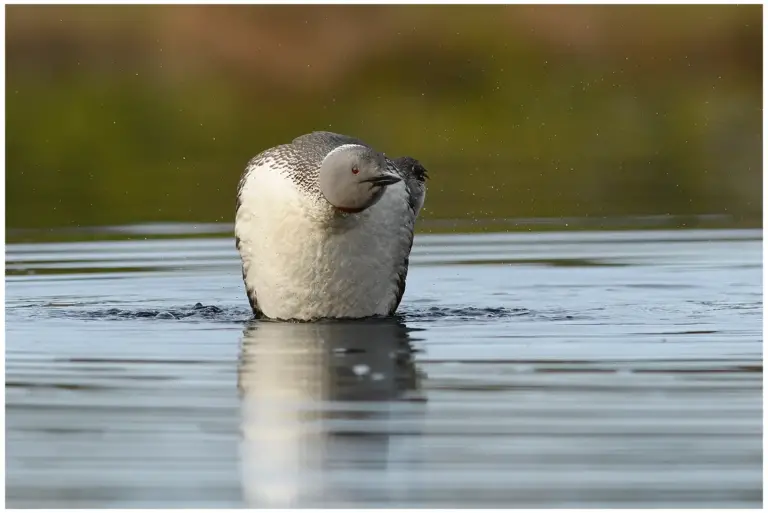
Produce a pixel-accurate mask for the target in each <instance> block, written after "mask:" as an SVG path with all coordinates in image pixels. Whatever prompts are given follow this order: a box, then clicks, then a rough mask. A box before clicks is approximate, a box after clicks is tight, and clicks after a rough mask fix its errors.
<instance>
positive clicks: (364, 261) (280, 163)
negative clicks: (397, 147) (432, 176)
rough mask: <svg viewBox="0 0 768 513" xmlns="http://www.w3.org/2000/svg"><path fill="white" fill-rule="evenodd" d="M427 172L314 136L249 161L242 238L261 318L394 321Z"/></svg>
mask: <svg viewBox="0 0 768 513" xmlns="http://www.w3.org/2000/svg"><path fill="white" fill-rule="evenodd" d="M426 176H427V175H426V170H425V169H424V167H423V166H422V165H421V164H420V163H419V162H418V161H417V160H416V159H414V158H412V157H401V158H399V159H395V160H390V159H388V158H387V157H385V156H384V155H383V154H382V153H380V152H378V151H376V150H374V149H373V148H372V147H371V146H369V145H368V144H366V143H364V142H362V141H360V140H358V139H355V138H352V137H349V136H345V135H340V134H334V133H331V132H313V133H311V134H307V135H302V136H300V137H298V138H296V139H294V140H293V141H292V142H291V143H290V144H283V145H280V146H276V147H274V148H270V149H268V150H266V151H264V152H262V153H260V154H259V155H257V156H256V157H254V158H253V159H251V161H250V162H249V163H248V165H247V167H246V169H245V171H244V172H243V175H242V178H241V179H240V184H239V186H238V191H237V213H236V219H235V239H236V243H237V249H238V251H239V252H240V258H241V260H242V264H243V281H244V282H245V289H246V293H247V295H248V300H249V301H250V303H251V307H252V308H253V311H254V313H255V314H256V315H261V316H265V317H268V318H273V319H284V320H289V319H296V320H315V319H321V318H361V317H370V316H384V315H392V314H393V313H394V312H395V310H396V309H397V307H398V305H399V304H400V300H401V299H402V297H403V292H404V291H405V279H406V275H407V273H408V257H409V255H410V252H411V245H412V244H413V229H414V223H415V222H416V217H417V216H418V214H419V211H420V210H421V207H422V206H423V204H424V196H425V194H426V186H425V179H426Z"/></svg>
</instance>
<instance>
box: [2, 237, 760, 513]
mask: <svg viewBox="0 0 768 513" xmlns="http://www.w3.org/2000/svg"><path fill="white" fill-rule="evenodd" d="M211 231H216V230H211ZM761 246H762V239H761V233H760V231H749V230H745V231H725V230H716V231H703V230H690V231H642V232H595V233H589V232H586V233H585V232H579V233H546V234H542V233H539V234H536V233H531V234H487V235H424V236H421V237H418V238H417V240H416V244H415V247H414V252H413V257H412V267H411V272H410V275H409V281H408V290H407V292H406V296H405V299H404V302H403V305H402V307H401V312H402V315H401V316H400V317H399V318H398V319H396V320H392V321H383V320H382V321H377V322H356V323H320V324H290V323H274V322H261V323H258V322H248V318H249V312H248V310H247V301H246V299H245V295H244V293H243V290H242V284H241V278H240V269H239V261H238V258H237V254H236V252H235V250H234V247H233V243H232V240H231V239H229V238H217V237H212V236H211V237H207V238H206V237H199V238H187V239H155V240H144V239H143V237H137V238H136V239H135V240H130V241H119V242H114V241H103V242H82V243H40V244H10V245H8V246H7V249H6V267H7V273H8V275H7V278H6V298H7V299H6V429H7V432H6V497H7V505H8V507H101V508H111V507H112V508H114V507H180V506H186V507H193V506H199V507H243V506H252V507H262V506H286V505H287V506H299V507H303V506H337V507H344V506H353V507H376V506H387V507H426V506H430V507H438V506H478V507H486V506H497V507H512V508H514V507H526V506H528V507H603V506H611V507H623V506H627V507H639V508H641V507H649V506H654V507H657V506H658V507H661V506H664V507H694V506H697V507H706V506H708V507H759V506H760V505H761V502H762V399H761V393H762V372H763V370H762V331H761V328H762V289H761V281H762V274H761V273H762V270H761V264H762V248H761ZM197 303H201V304H200V305H196V304H197Z"/></svg>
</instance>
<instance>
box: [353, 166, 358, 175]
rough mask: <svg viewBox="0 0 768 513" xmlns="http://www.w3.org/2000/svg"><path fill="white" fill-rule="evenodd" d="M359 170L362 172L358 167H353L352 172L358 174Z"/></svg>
mask: <svg viewBox="0 0 768 513" xmlns="http://www.w3.org/2000/svg"><path fill="white" fill-rule="evenodd" d="M359 172H360V170H359V169H357V168H356V167H353V168H352V174H353V175H356V174H357V173H359Z"/></svg>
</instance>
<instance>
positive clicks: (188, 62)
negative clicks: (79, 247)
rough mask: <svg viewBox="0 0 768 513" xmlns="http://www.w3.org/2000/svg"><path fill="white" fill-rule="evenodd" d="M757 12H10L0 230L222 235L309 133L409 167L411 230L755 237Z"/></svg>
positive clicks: (142, 8) (91, 9)
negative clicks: (718, 223)
mask: <svg viewBox="0 0 768 513" xmlns="http://www.w3.org/2000/svg"><path fill="white" fill-rule="evenodd" d="M761 9H762V7H761V6H626V7H615V6H614V7H611V6H580V7H576V6H560V7H529V6H484V7H480V6H475V7H468V6H369V7H359V6H357V7H354V6H334V7H327V6H315V7H307V6H280V7H277V6H237V7H224V6H222V7H189V6H174V7H169V6H165V7H163V6H70V7H52V6H8V7H7V8H6V13H7V14H6V20H7V21H6V24H7V28H6V33H7V35H6V37H7V43H6V49H7V68H6V69H7V73H6V77H7V78H6V152H7V153H6V155H7V159H6V191H7V192H6V205H7V207H6V208H7V210H6V222H7V227H11V228H47V227H57V226H91V225H106V224H110V225H111V224H124V223H140V222H154V221H194V222H207V221H225V222H231V221H232V217H233V209H234V192H235V187H236V184H237V181H238V179H239V174H240V172H241V170H242V169H243V167H244V165H245V163H246V162H247V161H248V159H249V158H250V157H252V156H253V155H255V154H256V153H258V152H259V151H261V150H262V149H264V148H266V147H268V146H271V145H274V144H277V143H281V142H285V141H288V140H290V139H291V138H293V137H295V136H296V135H299V134H301V133H304V132H308V131H311V130H316V129H329V130H333V131H338V132H342V133H349V134H353V135H356V136H358V137H361V138H363V139H365V140H368V141H370V142H371V143H373V144H374V145H375V146H377V147H379V148H380V149H382V150H384V151H386V152H387V153H388V154H390V155H393V156H397V155H401V154H411V155H413V156H416V157H417V158H419V159H420V160H421V161H422V162H424V164H425V165H426V167H427V169H428V170H429V171H430V175H431V177H432V181H431V183H430V189H429V197H428V200H427V207H426V211H425V216H426V218H427V219H432V220H438V219H452V218H466V219H473V220H474V219H482V218H496V219H499V218H509V217H561V216H571V217H579V216H587V217H603V216H607V217H610V216H625V215H658V214H674V215H696V214H725V215H727V216H730V217H731V218H733V219H734V220H735V221H734V222H736V223H738V224H740V225H751V226H759V225H760V222H761V221H760V220H761V216H762V204H761V193H760V191H761V185H762V153H761V152H762V149H761V148H762V146H761V144H762V102H761V95H762V82H761V74H762V53H761V52H762V50H761V44H762V21H761V17H762V12H761ZM501 229H503V228H501Z"/></svg>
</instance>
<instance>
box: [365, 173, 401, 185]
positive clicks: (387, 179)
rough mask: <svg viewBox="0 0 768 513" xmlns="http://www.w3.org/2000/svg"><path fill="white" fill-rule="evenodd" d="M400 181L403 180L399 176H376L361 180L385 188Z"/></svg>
mask: <svg viewBox="0 0 768 513" xmlns="http://www.w3.org/2000/svg"><path fill="white" fill-rule="evenodd" d="M402 179H403V178H402V177H401V176H399V175H390V174H386V175H381V176H377V177H375V178H369V179H368V180H363V181H364V182H367V183H370V184H373V185H378V186H381V187H385V186H387V185H392V184H393V183H397V182H399V181H401V180H402Z"/></svg>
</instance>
